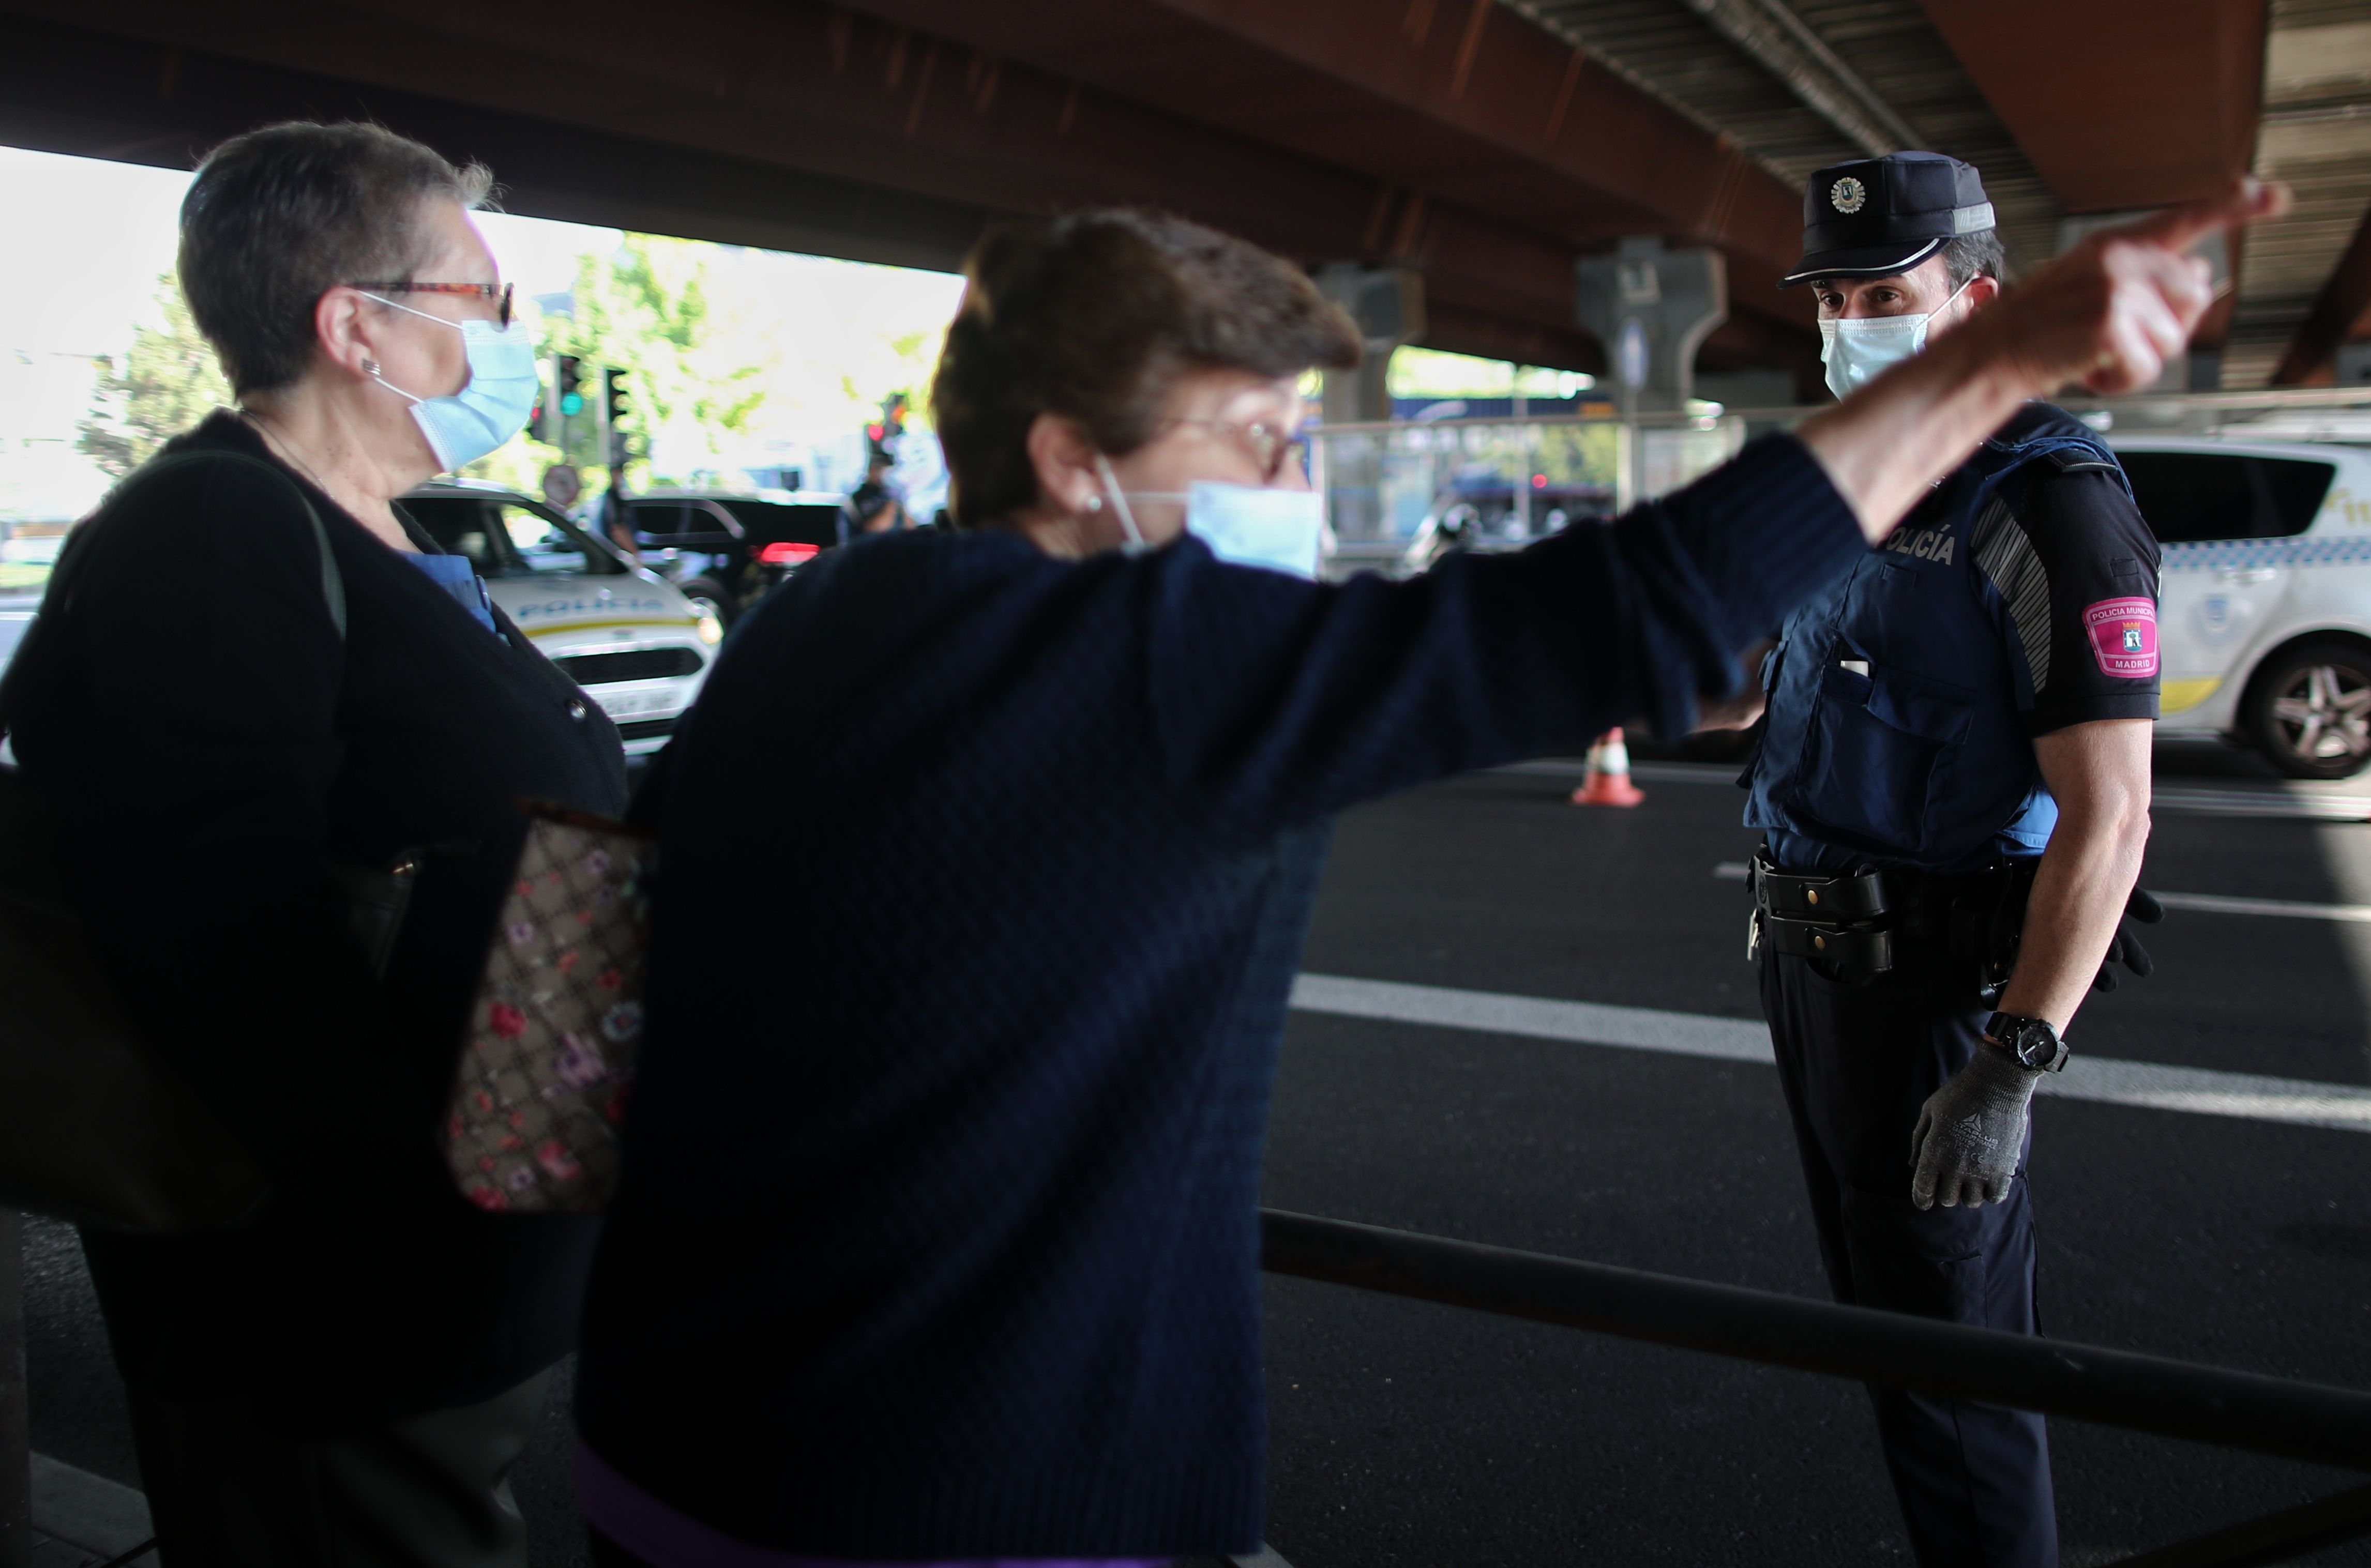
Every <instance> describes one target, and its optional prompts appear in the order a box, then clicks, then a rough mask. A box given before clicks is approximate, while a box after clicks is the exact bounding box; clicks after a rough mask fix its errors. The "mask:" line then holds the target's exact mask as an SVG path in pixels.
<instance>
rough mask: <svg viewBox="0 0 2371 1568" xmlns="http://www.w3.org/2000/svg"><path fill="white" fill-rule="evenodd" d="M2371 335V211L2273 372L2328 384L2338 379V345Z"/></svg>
mask: <svg viewBox="0 0 2371 1568" xmlns="http://www.w3.org/2000/svg"><path fill="white" fill-rule="evenodd" d="M2365 336H2371V213H2365V214H2364V218H2363V222H2362V224H2361V225H2359V226H2358V227H2357V228H2356V229H2355V231H2354V238H2353V239H2352V240H2350V241H2348V242H2347V246H2346V254H2345V255H2343V256H2341V257H2340V258H2339V259H2338V265H2337V267H2336V268H2335V269H2333V270H2332V271H2331V274H2330V281H2329V282H2326V283H2324V284H2323V285H2322V286H2321V294H2320V296H2319V298H2317V299H2316V300H2315V301H2314V302H2313V308H2312V309H2311V310H2309V311H2307V313H2306V317H2305V322H2304V324H2303V325H2302V326H2300V327H2298V328H2297V332H2296V337H2295V338H2292V339H2291V340H2289V347H2288V352H2286V353H2284V354H2283V355H2282V356H2281V363H2280V364H2279V366H2278V367H2277V368H2275V369H2274V370H2273V386H2329V385H2330V384H2331V382H2332V381H2334V380H2336V379H2337V369H2338V346H2339V345H2340V344H2341V343H2346V342H2352V341H2354V340H2356V339H2359V338H2363V337H2365Z"/></svg>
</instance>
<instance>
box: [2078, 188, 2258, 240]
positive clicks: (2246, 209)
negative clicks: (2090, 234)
mask: <svg viewBox="0 0 2371 1568" xmlns="http://www.w3.org/2000/svg"><path fill="white" fill-rule="evenodd" d="M2288 210H2289V188H2288V187H2287V186H2285V185H2283V184H2282V183H2280V182H2279V181H2278V180H2263V179H2256V178H2255V177H2254V176H2252V175H2247V176H2242V177H2241V178H2239V179H2235V180H2233V181H2232V182H2231V183H2230V185H2229V186H2228V187H2226V189H2225V190H2223V192H2222V193H2221V194H2220V195H2216V196H2210V197H2208V198H2206V199H2205V200H2204V201H2203V202H2183V203H2181V205H2180V206H2178V207H2168V208H2166V209H2165V210H2164V211H2162V212H2158V213H2150V214H2149V215H2148V216H2147V217H2145V218H2142V219H2140V220H2138V221H2137V222H2135V223H2131V224H2127V225H2123V226H2122V227H2120V228H2112V229H2107V230H2103V231H2102V232H2101V234H2100V236H2099V237H2100V238H2102V239H2134V240H2139V241H2141V242H2142V243H2144V244H2147V245H2156V246H2162V247H2164V248H2166V249H2168V250H2172V251H2183V250H2188V249H2189V248H2191V247H2192V246H2193V245H2195V244H2197V243H2198V242H2199V241H2200V240H2202V239H2204V238H2205V237H2206V236H2208V235H2210V234H2213V233H2215V231H2216V230H2218V229H2227V228H2233V227H2236V226H2238V225H2240V224H2250V223H2254V222H2256V221H2257V220H2259V219H2261V218H2276V217H2279V216H2280V215H2281V214H2282V213H2285V212H2287V211H2288Z"/></svg>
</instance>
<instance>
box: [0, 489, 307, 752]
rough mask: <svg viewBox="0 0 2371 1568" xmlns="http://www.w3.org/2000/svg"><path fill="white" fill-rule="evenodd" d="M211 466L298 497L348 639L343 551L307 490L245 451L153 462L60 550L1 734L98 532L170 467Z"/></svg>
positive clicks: (5, 692)
mask: <svg viewBox="0 0 2371 1568" xmlns="http://www.w3.org/2000/svg"><path fill="white" fill-rule="evenodd" d="M205 462H227V463H244V464H246V465H248V466H249V467H253V468H260V469H262V470H263V471H264V472H265V473H267V474H270V475H271V476H272V478H275V479H277V480H279V481H280V482H281V483H282V484H283V485H285V486H287V487H288V491H289V493H290V494H291V495H294V496H295V498H296V504H297V505H299V506H301V507H303V508H304V509H305V520H306V522H307V523H310V524H311V525H313V546H314V548H315V549H316V550H318V552H319V553H320V559H321V602H322V605H324V606H325V607H326V608H327V609H328V610H329V612H330V625H331V626H332V627H335V628H337V632H338V640H340V641H341V642H342V641H343V640H345V636H346V580H345V577H344V575H343V574H342V573H341V572H340V571H339V570H338V557H337V553H336V552H335V551H334V550H332V549H330V530H329V528H328V527H327V526H326V525H323V523H322V522H321V514H320V513H319V512H318V511H316V510H315V509H314V506H313V501H312V498H311V497H310V496H307V495H306V493H305V491H304V489H303V488H302V487H301V486H299V485H298V484H297V483H296V481H295V480H294V479H292V478H289V477H288V476H287V475H286V474H284V473H283V472H282V471H281V470H280V469H279V468H278V467H276V466H274V465H272V464H271V463H267V462H265V461H264V460H263V459H262V458H260V457H256V456H252V455H249V454H247V453H245V452H225V451H220V450H202V451H191V452H174V453H168V454H166V455H163V456H158V457H152V458H150V459H149V460H148V461H147V462H145V463H143V464H142V465H141V466H140V467H138V468H137V469H135V470H133V472H132V473H131V474H129V475H127V476H126V477H125V478H124V479H123V480H122V482H121V483H120V484H118V485H117V486H116V487H115V488H114V489H113V490H110V491H109V492H108V493H107V498H106V499H105V500H103V501H101V502H99V503H98V510H97V511H96V512H93V513H91V514H90V516H89V517H88V518H87V519H85V520H84V521H83V522H82V523H81V524H79V525H76V526H75V530H74V532H73V534H72V536H70V537H69V538H68V539H67V541H66V544H65V547H64V548H63V549H61V550H59V552H58V559H57V564H56V565H55V566H54V567H52V569H51V571H50V583H49V587H48V588H47V590H45V591H44V592H43V594H41V608H40V614H38V615H36V616H35V617H33V624H32V625H30V626H29V627H27V628H25V635H24V636H23V637H22V638H21V639H19V640H18V641H17V651H16V654H15V656H14V657H13V658H12V659H11V660H10V661H9V663H8V669H7V673H6V674H5V675H0V733H6V731H7V729H8V727H9V725H10V724H11V723H12V722H14V721H15V719H16V714H17V698H18V694H19V692H20V691H21V690H22V687H23V672H24V671H25V670H27V669H29V668H30V667H31V666H30V663H29V660H28V658H27V655H28V654H29V653H31V652H32V651H34V650H35V648H36V647H38V646H45V645H46V644H45V641H44V640H43V639H42V638H41V636H40V631H41V628H42V627H43V626H44V625H45V624H48V623H51V622H52V621H54V620H55V618H56V613H57V612H60V611H63V610H64V609H65V608H66V606H67V605H69V604H70V603H72V600H73V595H74V591H75V585H76V584H77V583H78V582H80V581H81V571H80V570H79V568H80V563H81V562H82V560H83V559H86V558H87V556H88V554H89V548H88V541H89V538H90V536H91V534H92V532H93V531H94V530H96V529H97V528H98V525H100V524H102V523H104V522H106V521H107V519H108V517H109V515H110V513H113V512H114V510H115V506H116V503H117V502H119V501H121V499H122V498H123V495H124V492H125V491H127V490H131V489H132V488H133V486H134V485H137V484H140V483H142V482H144V481H145V480H146V479H148V478H150V477H152V476H154V475H156V474H160V473H163V472H165V471H166V470H167V469H169V468H181V467H189V466H190V465H191V464H193V463H205Z"/></svg>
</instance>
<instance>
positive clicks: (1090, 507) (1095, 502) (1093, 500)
mask: <svg viewBox="0 0 2371 1568" xmlns="http://www.w3.org/2000/svg"><path fill="white" fill-rule="evenodd" d="M1103 509H1104V498H1103V497H1101V496H1099V495H1091V496H1089V497H1087V505H1086V510H1087V511H1089V512H1101V511H1102V510H1103Z"/></svg>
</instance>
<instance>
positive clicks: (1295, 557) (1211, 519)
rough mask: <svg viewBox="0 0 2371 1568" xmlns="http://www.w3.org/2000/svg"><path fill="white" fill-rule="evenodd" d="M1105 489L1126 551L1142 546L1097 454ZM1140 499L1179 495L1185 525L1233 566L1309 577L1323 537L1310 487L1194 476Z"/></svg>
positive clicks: (1124, 497)
mask: <svg viewBox="0 0 2371 1568" xmlns="http://www.w3.org/2000/svg"><path fill="white" fill-rule="evenodd" d="M1095 462H1096V465H1097V467H1100V468H1101V470H1102V472H1103V480H1104V489H1105V492H1107V493H1108V494H1109V495H1110V497H1111V502H1112V509H1113V511H1114V512H1116V513H1117V514H1118V516H1119V525H1120V528H1121V530H1122V531H1123V532H1124V533H1126V534H1127V536H1128V543H1127V545H1126V546H1125V547H1124V548H1126V549H1127V550H1128V553H1129V554H1130V555H1134V554H1136V553H1137V552H1139V551H1140V550H1142V549H1143V548H1145V540H1144V535H1143V534H1142V533H1141V532H1140V531H1139V529H1138V528H1137V525H1136V514H1135V513H1133V512H1132V511H1130V510H1129V508H1128V494H1127V492H1126V491H1124V490H1121V489H1120V488H1119V481H1118V479H1117V478H1115V477H1114V476H1113V474H1112V471H1111V465H1110V464H1109V463H1106V462H1105V461H1104V459H1103V458H1101V457H1100V456H1098V457H1097V458H1096V459H1095ZM1137 499H1138V500H1139V501H1183V502H1185V531H1186V532H1187V533H1189V534H1191V535H1193V536H1195V537H1196V538H1197V539H1199V540H1201V541H1202V542H1203V543H1204V544H1205V545H1208V546H1209V548H1210V553H1211V554H1212V555H1214V556H1217V557H1218V558H1219V559H1220V560H1223V561H1229V562H1232V563H1233V564H1234V565H1236V566H1258V567H1265V568H1266V569H1267V570H1268V571H1281V572H1284V573H1286V574H1288V575H1290V576H1293V577H1305V578H1308V579H1310V580H1311V581H1313V582H1314V581H1315V580H1316V577H1317V563H1318V559H1319V558H1320V556H1321V555H1322V553H1323V548H1324V538H1325V498H1324V496H1322V495H1319V494H1318V493H1317V492H1316V491H1315V490H1268V489H1266V488H1263V487H1261V486H1258V485H1230V484H1221V483H1220V482H1219V481H1217V480H1215V479H1197V480H1195V481H1194V482H1193V483H1192V484H1191V485H1189V486H1188V487H1186V490H1185V494H1184V495H1183V496H1180V495H1178V494H1176V493H1175V492H1174V491H1168V492H1144V493H1140V494H1139V495H1138V497H1137Z"/></svg>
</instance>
